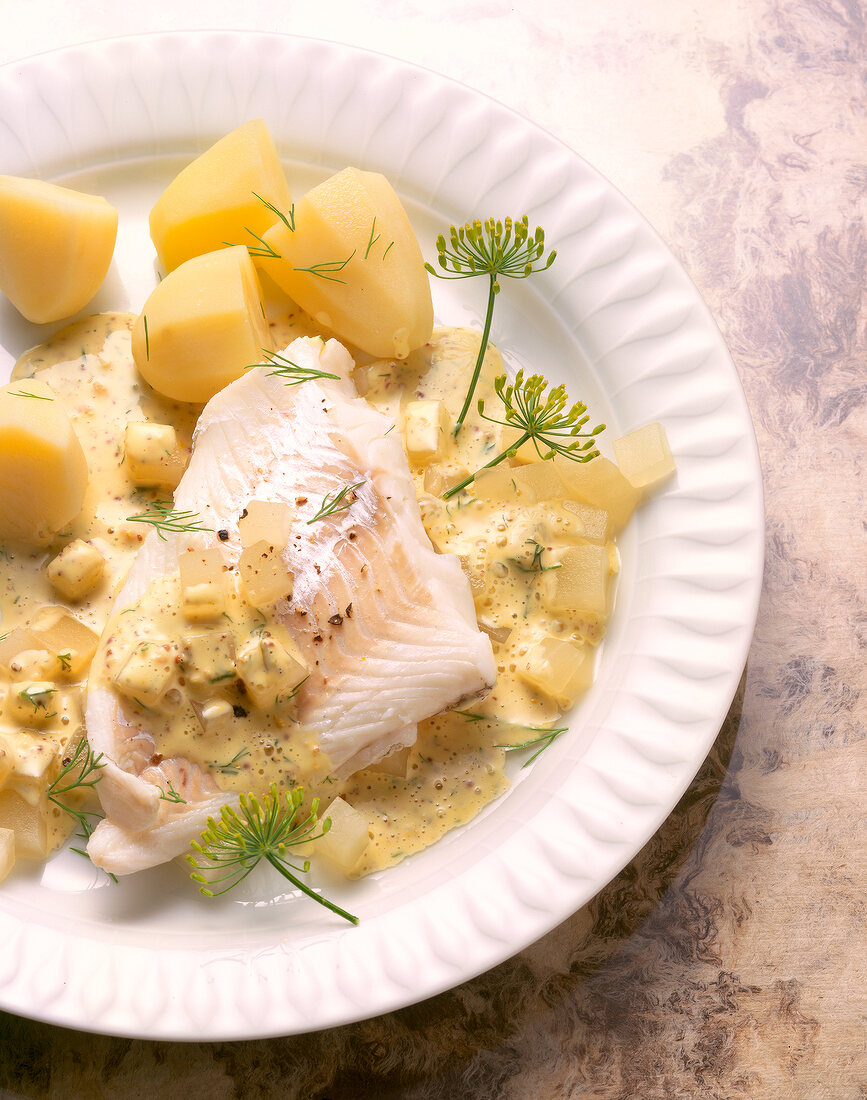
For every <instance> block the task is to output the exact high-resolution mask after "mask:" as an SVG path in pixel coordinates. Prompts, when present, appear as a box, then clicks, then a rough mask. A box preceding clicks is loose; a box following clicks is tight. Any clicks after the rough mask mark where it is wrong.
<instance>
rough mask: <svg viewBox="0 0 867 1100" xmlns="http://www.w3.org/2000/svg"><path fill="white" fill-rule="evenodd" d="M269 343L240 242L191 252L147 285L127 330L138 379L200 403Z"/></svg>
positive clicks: (237, 375) (176, 397) (252, 275)
mask: <svg viewBox="0 0 867 1100" xmlns="http://www.w3.org/2000/svg"><path fill="white" fill-rule="evenodd" d="M272 347H273V344H272V341H271V330H270V328H269V326H268V322H267V320H266V319H265V314H264V310H263V307H262V292H261V288H260V286H259V280H258V278H257V277H256V271H255V269H254V267H253V262H252V260H251V259H250V256H249V254H248V252H247V249H246V248H244V247H242V246H241V245H236V246H235V247H234V248H224V249H221V250H220V251H218V252H209V253H207V254H206V255H204V256H195V257H194V258H193V259H192V260H187V261H186V263H183V264H181V266H180V267H178V268H175V270H174V271H172V272H170V274H168V275H167V276H166V277H165V279H163V280H162V282H161V283H159V284H158V285H157V287H156V288H155V289H154V290H153V292H152V293H151V295H150V297H149V298H148V300H147V301H146V302H145V304H144V308H143V310H142V312H141V314H140V315H139V317H138V319H137V320H136V323H135V325H134V326H133V330H132V354H133V359H134V360H135V365H136V366H137V367H138V369H139V372H140V373H141V375H142V377H143V378H144V379H145V381H146V382H148V383H149V384H150V385H151V386H153V388H154V389H155V390H156V391H157V392H158V393H161V394H163V395H164V396H165V397H170V398H172V399H173V400H175V401H191V402H196V403H204V402H205V401H208V400H210V398H212V397H213V396H214V394H215V393H217V392H218V391H219V390H221V389H223V387H224V386H227V385H228V384H229V383H230V382H233V381H234V380H235V379H236V378H240V377H241V375H242V374H243V373H244V369H245V368H246V367H248V366H250V364H252V363H259V362H261V361H262V357H263V354H264V352H265V351H270V350H271V349H272Z"/></svg>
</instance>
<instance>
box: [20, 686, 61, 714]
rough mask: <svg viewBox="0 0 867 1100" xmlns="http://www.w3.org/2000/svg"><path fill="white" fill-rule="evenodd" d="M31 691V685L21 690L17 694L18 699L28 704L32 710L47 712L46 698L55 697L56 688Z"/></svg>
mask: <svg viewBox="0 0 867 1100" xmlns="http://www.w3.org/2000/svg"><path fill="white" fill-rule="evenodd" d="M33 689H34V685H33V684H31V685H30V687H26V688H23V689H22V690H21V691H19V692H18V698H19V699H23V700H24V701H25V702H27V703H30V705H31V706H32V707H33V709H34V710H48V704H47V703H46V702H45V700H46V698H47V696H49V695H55V694H56V693H57V688H38V689H37V690H35V691H34V690H33Z"/></svg>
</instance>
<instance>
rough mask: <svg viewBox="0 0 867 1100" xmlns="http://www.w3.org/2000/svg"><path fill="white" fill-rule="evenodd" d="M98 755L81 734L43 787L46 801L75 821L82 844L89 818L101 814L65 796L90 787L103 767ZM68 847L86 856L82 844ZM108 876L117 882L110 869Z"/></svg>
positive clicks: (87, 834)
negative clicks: (71, 751)
mask: <svg viewBox="0 0 867 1100" xmlns="http://www.w3.org/2000/svg"><path fill="white" fill-rule="evenodd" d="M102 755H103V754H102V753H101V752H100V753H94V751H93V749H92V748H91V747H90V745H89V744H88V743H87V739H86V738H84V737H82V738H81V739H80V740H79V742H78V744H77V745H76V746H75V751H74V752H73V754H72V756H71V757H70V758H69V759H68V760H67V761H66V762H65V763H64V765H63V767H62V768H61V769H60V772H59V773H58V775H57V777H56V778H55V779H54V780H52V782H51V783H50V784H49V786H48V790H47V791H46V794H47V796H48V799H49V801H51V802H53V803H54V805H55V806H58V807H59V808H60V809H61V810H63V812H64V813H67V814H69V816H70V817H73V818H75V820H76V821H77V822H78V828H79V832H78V834H77V835H78V836H79V837H80V838H81V839H82V840H83V841H84V842H85V844H86V843H87V841H88V840H89V839H90V837H91V836H92V834H93V830H94V828H95V826H94V824H93V823H92V821H91V819H92V818H96V819H98V820H102V815H101V814H99V813H96V812H95V811H94V810H82V809H81V808H80V807H77V806H72V805H70V804H69V802H68V801H67V797H68V796H69V795H71V794H81V793H83V792H85V791H87V790H93V788H94V787H95V786H96V785H97V783H98V782H99V781H100V779H102V769H103V768H104V767H105V764H104V763H103V760H102ZM72 851H73V852H75V853H76V854H77V855H80V856H84V857H85V858H89V857H88V855H87V852H86V851H85V850H84V849H83V848H73V849H72ZM109 877H110V878H112V879H114V881H115V882H117V878H116V877H115V876H114V875H112V874H111V873H110V872H109Z"/></svg>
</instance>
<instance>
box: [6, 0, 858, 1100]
mask: <svg viewBox="0 0 867 1100" xmlns="http://www.w3.org/2000/svg"><path fill="white" fill-rule="evenodd" d="M145 7H146V6H145V5H138V6H135V7H133V6H132V5H128V4H123V3H121V4H117V3H96V2H92V0H89V2H85V0H82V2H80V3H78V4H77V5H74V6H73V5H69V4H61V3H59V2H57V3H55V2H47V0H44V2H41V3H40V2H34V3H31V4H29V5H26V6H25V5H12V4H11V3H10V2H9V0H0V12H2V25H3V35H2V41H0V61H10V60H13V59H14V58H16V57H20V56H24V55H27V54H30V53H33V52H36V51H38V50H40V49H44V48H49V47H53V46H57V45H63V44H67V43H70V42H76V41H83V40H86V39H89V38H92V37H102V36H105V35H109V34H115V33H134V32H138V31H145V30H150V29H168V28H185V27H196V26H198V27H208V26H212V27H238V28H256V29H261V30H277V31H282V32H293V33H298V34H305V35H312V36H316V37H322V38H331V39H335V40H338V41H346V42H353V43H354V44H356V45H361V46H367V47H370V48H373V49H379V50H382V51H383V52H386V53H391V54H394V55H396V56H399V57H402V58H405V59H406V60H410V61H415V62H417V63H419V64H423V65H425V66H427V67H429V68H433V69H436V70H438V71H440V72H443V73H445V74H447V75H449V76H453V77H456V78H457V79H460V80H463V81H464V82H465V83H467V84H470V85H471V86H473V87H475V88H477V89H479V90H481V91H484V92H487V93H488V94H491V95H493V96H495V97H496V98H498V99H500V100H502V101H503V102H505V103H507V104H509V105H510V106H512V107H514V108H516V109H517V110H519V111H521V112H522V113H524V114H526V115H527V116H529V117H531V118H532V119H533V120H534V121H536V122H538V123H540V124H541V125H543V126H544V127H546V128H547V129H549V130H550V131H552V132H553V133H554V134H556V135H557V136H558V137H560V138H561V139H562V140H563V141H565V142H566V143H567V144H569V145H570V146H571V147H572V148H573V149H575V150H577V151H578V152H579V153H581V154H582V155H583V156H585V157H586V158H587V159H588V160H590V161H591V162H592V163H594V164H595V165H596V167H597V168H599V169H600V170H601V171H602V172H603V173H605V174H606V175H607V176H608V177H609V179H611V180H612V181H613V182H614V183H615V184H616V185H617V186H618V187H620V188H621V190H623V191H624V192H625V193H626V195H627V196H628V197H629V198H631V199H632V201H633V202H634V203H635V204H636V205H637V206H638V207H639V209H640V210H641V211H642V212H643V213H644V214H645V216H646V217H647V218H648V219H649V220H650V221H651V222H652V223H653V224H654V225H655V226H656V228H657V229H658V230H659V231H660V232H661V234H662V235H663V237H664V238H665V239H666V240H667V242H668V243H669V245H670V247H671V248H672V250H673V251H674V253H675V254H676V255H677V256H678V258H679V259H680V260H681V261H682V262H683V264H684V265H685V266H686V268H687V270H688V271H689V272H690V274H691V276H692V277H693V279H694V280H695V282H696V284H697V285H698V287H699V289H700V291H701V292H702V294H703V295H704V297H705V298H706V300H707V302H708V304H709V306H710V308H711V310H712V312H713V313H714V315H715V317H716V319H717V322H718V324H719V326H720V328H721V330H722V332H723V335H724V337H725V339H726V340H727V342H728V344H729V347H730V349H731V352H732V355H733V357H734V360H735V363H736V365H737V367H738V370H739V372H740V376H741V379H742V382H743V385H744V388H745V391H746V394H747V398H748V401H749V404H750V408H751V410H752V413H753V417H754V422H755V427H756V434H757V437H758V442H759V447H760V451H761V458H762V464H763V470H764V477H765V491H766V507H767V565H766V575H765V583H764V592H763V599H762V604H761V608H760V612H759V621H758V625H757V628H756V635H755V640H754V644H753V647H752V651H751V653H750V658H749V662H748V665H747V668H746V670H745V673H744V677H743V681H742V684H741V690H740V693H739V695H738V697H737V699H736V700H735V702H734V705H733V707H732V710H731V712H730V714H729V716H728V719H727V721H726V723H725V725H724V727H723V729H722V731H721V734H720V737H719V739H718V742H717V745H716V747H715V749H714V751H713V752H712V753H711V755H710V757H709V758H708V760H707V761H706V762H705V764H704V766H703V767H702V769H701V771H700V773H699V775H698V776H697V778H696V780H695V782H694V783H693V784H692V786H691V787H690V789H689V791H688V793H687V794H686V796H685V797H684V799H683V800H682V802H681V804H680V805H679V806H678V807H677V810H676V811H675V812H674V813H673V814H672V816H671V818H670V819H669V820H668V821H667V822H666V824H665V825H664V826H663V828H662V829H661V830H660V832H659V833H658V834H657V835H656V836H655V837H654V838H653V839H652V841H651V842H650V843H649V844H648V846H647V847H646V849H645V850H644V851H642V852H641V853H640V855H639V856H638V857H637V858H636V859H635V860H634V861H633V863H632V864H631V865H630V866H629V867H628V868H626V870H625V871H624V872H623V873H622V874H621V875H620V876H619V877H618V878H617V879H616V880H615V881H614V882H613V883H611V884H610V885H609V886H608V887H607V888H606V889H605V890H604V891H603V892H602V894H601V895H600V896H599V897H597V898H596V899H595V900H594V901H593V902H592V903H591V904H590V905H589V906H587V907H586V908H585V909H583V910H581V911H580V912H579V913H577V914H575V916H573V917H572V918H571V919H570V920H568V921H567V922H565V923H564V924H563V925H561V926H560V927H559V928H558V929H556V930H555V931H554V932H552V933H551V934H550V935H548V936H546V937H545V938H544V939H543V940H541V941H540V942H539V943H538V944H536V945H535V946H533V947H532V948H530V949H528V950H527V951H524V952H523V953H522V954H521V955H519V956H517V957H516V958H514V959H513V960H511V961H509V962H507V963H504V964H503V965H502V966H500V967H497V968H496V969H495V970H493V971H491V972H490V973H488V974H485V975H483V976H482V977H480V978H478V979H476V980H474V981H472V982H469V983H467V984H466V985H464V986H462V987H460V988H458V989H456V990H454V991H452V992H449V993H445V994H443V995H441V996H439V997H437V998H434V999H433V1000H431V1001H428V1002H425V1003H423V1004H420V1005H418V1006H415V1007H413V1008H409V1009H406V1010H403V1011H401V1012H397V1013H394V1014H393V1015H390V1016H386V1017H383V1018H380V1019H377V1020H372V1021H369V1022H365V1023H360V1024H356V1025H353V1026H349V1027H345V1028H340V1029H337V1030H333V1031H328V1032H323V1033H320V1034H315V1035H311V1036H304V1037H299V1038H290V1039H283V1040H281V1039H276V1040H267V1041H261V1042H245V1043H236V1044H231V1043H216V1044H202V1045H172V1044H166V1043H148V1042H132V1041H128V1040H120V1039H110V1038H103V1037H94V1036H89V1035H85V1034H84V1033H77V1032H69V1031H64V1030H61V1029H55V1028H51V1027H48V1026H45V1025H42V1024H38V1023H33V1022H30V1021H26V1020H22V1019H18V1018H15V1017H12V1016H8V1015H4V1014H2V1013H0V1096H3V1097H16V1098H17V1097H58V1098H68V1097H69V1098H71V1097H88V1098H90V1097H100V1098H101V1097H105V1098H114V1097H125V1098H128V1097H137V1096H154V1095H162V1096H166V1097H174V1096H183V1097H185V1098H188V1100H193V1098H196V1097H208V1098H214V1100H217V1098H223V1097H286V1098H294V1097H299V1098H301V1097H304V1098H308V1097H309V1098H325V1097H329V1098H331V1100H349V1098H367V1097H371V1098H373V1097H376V1098H385V1097H408V1098H412V1097H425V1098H427V1097H431V1098H440V1097H441V1098H443V1100H446V1098H449V1100H451V1098H453V1097H458V1096H460V1097H474V1098H475V1097H478V1098H483V1097H484V1098H488V1097H490V1098H494V1097H496V1098H503V1100H518V1098H524V1097H527V1098H529V1097H533V1098H560V1097H592V1098H594V1100H615V1098H640V1100H657V1098H658V1100H669V1098H676V1097H684V1098H686V1097H714V1098H721V1100H722V1098H726V1100H728V1098H735V1097H737V1098H740V1097H748V1098H751V1100H765V1098H768V1100H771V1098H773V1100H776V1098H778V1097H779V1098H780V1100H782V1098H786V1100H789V1098H791V1100H824V1098H827V1100H856V1098H863V1097H864V1096H865V1095H867V1058H865V1052H864V1047H865V994H864V988H865V977H867V975H865V969H867V968H865V951H864V945H865V894H864V869H865V849H864V840H865V829H864V812H863V809H862V804H863V791H864V786H865V780H864V763H865V753H864V715H865V709H867V705H865V703H867V695H865V673H864V665H865V661H864V646H865V635H867V617H865V552H864V550H865V545H864V543H865V540H864V526H865V508H864V489H863V485H864V480H863V466H864V461H865V458H864V456H865V438H864V436H865V431H864V429H865V395H867V334H865V327H867V325H865V322H867V314H865V309H864V286H865V259H867V235H865V229H864V210H865V192H867V110H865V76H867V10H865V8H864V6H863V4H861V3H859V2H858V0H732V2H727V0H704V2H701V0H606V2H605V3H603V4H597V3H593V4H590V3H584V2H581V0H579V2H577V3H576V0H551V2H547V3H546V2H545V0H538V2H536V3H528V2H526V0H523V2H519V3H510V4H507V3H496V2H492V3H485V2H481V0H479V2H476V3H473V2H472V0H463V2H457V0H439V3H437V4H436V5H434V4H431V3H428V2H424V3H422V2H417V3H416V2H411V0H407V2H403V3H401V2H386V3H379V4H376V5H364V4H362V3H359V2H356V3H348V2H339V3H338V2H333V0H332V2H329V0H320V2H319V3H317V4H316V5H312V6H311V8H312V9H314V10H310V9H308V8H302V7H301V6H300V5H297V4H292V3H284V4H279V3H270V4H261V3H258V4H257V3H219V2H217V0H215V2H214V3H212V4H209V5H207V7H206V6H205V5H202V4H198V3H192V2H190V0H187V2H184V0H180V2H176V3H174V4H172V5H171V15H168V14H166V9H165V8H160V7H151V8H147V10H144V9H145ZM73 8H74V10H73ZM140 9H141V10H140ZM0 171H2V166H0ZM0 949H2V948H0Z"/></svg>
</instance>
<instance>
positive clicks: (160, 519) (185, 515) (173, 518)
mask: <svg viewBox="0 0 867 1100" xmlns="http://www.w3.org/2000/svg"><path fill="white" fill-rule="evenodd" d="M126 518H127V522H128V523H149V524H150V525H151V526H152V527H153V528H155V530H156V532H157V534H158V535H159V537H160V538H161V539H162V540H163V541H164V542H165V539H166V532H167V531H170V532H172V533H175V534H180V533H183V532H186V531H210V530H211V528H210V527H206V526H205V525H204V524H203V523H201V522H199V513H198V512H189V511H177V510H175V508H174V506H173V505H172V502H171V501H170V500H155V501H153V503H152V504H151V506H150V510H149V511H147V512H140V513H139V514H138V515H137V516H127V517H126Z"/></svg>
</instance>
